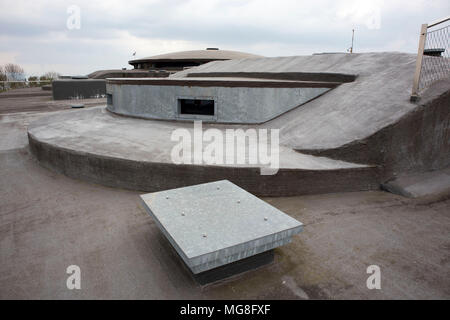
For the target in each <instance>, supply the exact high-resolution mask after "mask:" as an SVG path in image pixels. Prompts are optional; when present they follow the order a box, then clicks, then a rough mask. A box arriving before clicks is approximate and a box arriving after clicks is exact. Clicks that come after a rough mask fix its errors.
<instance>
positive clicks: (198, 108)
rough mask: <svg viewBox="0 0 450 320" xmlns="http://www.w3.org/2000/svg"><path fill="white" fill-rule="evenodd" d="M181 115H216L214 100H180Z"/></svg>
mask: <svg viewBox="0 0 450 320" xmlns="http://www.w3.org/2000/svg"><path fill="white" fill-rule="evenodd" d="M178 101H179V104H180V109H179V110H180V114H188V115H203V116H213V115H214V100H203V99H178Z"/></svg>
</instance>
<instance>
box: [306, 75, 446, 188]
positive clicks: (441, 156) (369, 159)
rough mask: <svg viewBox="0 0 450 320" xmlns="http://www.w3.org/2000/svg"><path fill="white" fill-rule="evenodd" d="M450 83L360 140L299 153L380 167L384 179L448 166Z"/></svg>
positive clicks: (437, 85) (442, 83)
mask: <svg viewBox="0 0 450 320" xmlns="http://www.w3.org/2000/svg"><path fill="white" fill-rule="evenodd" d="M449 106H450V79H447V80H442V81H439V82H437V83H435V84H434V85H433V86H432V87H431V88H430V89H428V90H427V91H425V92H424V93H423V95H422V98H421V100H420V101H419V102H418V105H417V107H416V109H414V110H412V111H411V112H409V113H407V114H405V115H404V116H403V117H402V118H400V119H399V120H398V121H397V122H396V123H393V124H391V125H389V126H386V127H384V128H383V129H381V130H380V131H378V132H377V133H375V134H373V135H371V136H370V137H367V138H365V139H362V140H355V141H354V142H352V143H349V144H347V145H344V146H342V147H339V148H334V149H321V150H319V149H315V150H305V149H301V150H299V151H300V152H303V153H307V154H313V155H318V156H325V157H330V158H334V159H342V160H346V161H352V162H357V163H372V164H378V165H383V166H384V169H385V176H386V179H388V178H390V177H393V176H394V175H395V174H396V173H402V172H403V173H408V172H414V171H425V170H438V169H441V168H446V167H448V166H450V108H449Z"/></svg>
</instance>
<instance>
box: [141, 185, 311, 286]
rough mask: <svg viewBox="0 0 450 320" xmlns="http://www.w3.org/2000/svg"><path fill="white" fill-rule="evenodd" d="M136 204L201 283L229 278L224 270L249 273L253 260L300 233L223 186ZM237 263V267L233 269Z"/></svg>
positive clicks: (287, 220) (298, 226)
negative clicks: (145, 212) (144, 211)
mask: <svg viewBox="0 0 450 320" xmlns="http://www.w3.org/2000/svg"><path fill="white" fill-rule="evenodd" d="M141 198H142V201H143V203H144V206H145V208H146V209H147V211H148V213H149V214H150V216H151V217H152V218H153V220H154V221H155V222H156V224H157V225H158V227H159V229H160V231H161V232H162V233H163V234H164V236H165V237H166V238H167V239H168V240H169V242H170V243H171V245H172V246H173V248H174V249H175V250H176V252H177V253H178V255H179V256H180V258H181V259H182V260H183V261H184V263H185V265H186V266H187V267H188V268H189V270H190V271H191V272H192V274H194V275H195V278H196V279H197V280H199V282H201V283H207V282H212V281H215V280H220V279H221V278H222V277H228V276H230V275H232V274H233V273H234V272H232V273H231V274H230V272H229V270H227V269H226V268H225V267H228V268H229V267H230V266H234V269H235V270H233V271H237V272H238V273H239V272H241V271H245V270H246V269H247V268H246V267H248V268H250V269H253V268H254V267H255V263H256V264H257V265H259V263H260V260H259V259H258V255H259V254H262V253H266V255H267V253H270V251H271V250H273V249H275V248H277V247H280V246H282V245H285V244H287V243H289V242H290V241H291V239H292V237H293V236H294V235H295V234H297V233H300V232H301V231H302V229H303V225H302V223H300V222H299V221H297V220H295V219H293V218H291V217H289V216H288V215H286V214H284V213H283V212H281V211H280V210H278V209H276V208H275V207H273V206H271V205H269V204H268V203H266V202H264V201H262V200H260V199H258V198H257V197H255V196H254V195H252V194H250V193H248V192H247V191H245V190H243V189H241V188H239V187H238V186H236V185H234V184H232V183H230V182H229V181H226V180H223V181H217V182H212V183H206V184H201V185H195V186H190V187H185V188H178V189H172V190H166V191H161V192H155V193H149V194H145V195H142V196H141ZM252 259H253V260H252ZM244 260H245V261H246V263H245V265H244V264H242V261H244ZM263 261H265V259H263ZM270 261H271V259H268V261H265V262H270ZM239 262H241V264H242V265H241V266H240V267H239V268H236V267H235V266H236V264H237V263H239ZM219 267H222V268H219ZM218 268H219V269H218Z"/></svg>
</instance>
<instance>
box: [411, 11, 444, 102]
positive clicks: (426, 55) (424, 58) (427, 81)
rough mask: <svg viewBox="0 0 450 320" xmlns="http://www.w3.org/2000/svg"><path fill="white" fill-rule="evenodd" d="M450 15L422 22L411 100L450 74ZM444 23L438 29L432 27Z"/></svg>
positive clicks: (414, 99)
mask: <svg viewBox="0 0 450 320" xmlns="http://www.w3.org/2000/svg"><path fill="white" fill-rule="evenodd" d="M448 21H450V16H449V17H446V18H444V19H441V20H439V21H436V22H434V23H431V24H422V27H421V29H420V38H419V50H418V52H417V61H416V71H415V74H414V82H413V87H412V92H411V101H416V100H417V99H418V98H419V96H420V93H421V91H423V90H424V89H425V88H427V87H429V86H430V85H431V84H433V83H434V82H435V81H437V80H440V79H443V78H445V77H448V76H450V47H449V41H450V37H449V35H450V25H448V24H447V25H446V26H444V25H443V24H444V23H445V22H448ZM438 25H442V26H441V27H439V28H437V29H432V30H430V28H433V27H436V26H438Z"/></svg>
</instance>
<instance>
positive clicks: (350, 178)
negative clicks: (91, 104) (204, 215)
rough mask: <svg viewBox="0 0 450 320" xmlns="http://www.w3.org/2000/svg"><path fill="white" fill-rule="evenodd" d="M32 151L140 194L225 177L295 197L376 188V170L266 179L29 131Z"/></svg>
mask: <svg viewBox="0 0 450 320" xmlns="http://www.w3.org/2000/svg"><path fill="white" fill-rule="evenodd" d="M28 140H29V144H30V149H31V152H32V153H33V154H34V156H35V157H36V158H37V159H38V161H39V162H40V163H41V164H42V165H43V166H45V167H47V168H49V169H52V170H55V171H57V172H60V173H62V174H65V175H66V176H69V177H71V178H74V179H81V180H85V181H89V182H93V183H98V184H102V185H105V186H109V187H115V188H124V189H130V190H139V191H147V192H154V191H161V190H165V189H172V188H179V187H184V186H189V185H194V184H200V183H206V182H212V181H217V180H223V179H227V180H230V181H231V182H233V183H235V184H237V185H238V186H240V187H242V188H244V189H246V190H248V191H249V192H251V193H253V194H256V195H259V196H294V195H303V194H318V193H332V192H347V191H363V190H378V189H379V186H380V181H381V172H380V169H379V168H377V167H362V168H350V169H332V170H299V169H280V170H279V171H278V173H277V174H276V175H273V176H262V175H260V169H259V168H239V167H219V166H200V165H198V166H196V165H176V164H172V163H155V162H144V161H133V160H126V159H121V158H114V157H105V156H102V155H99V154H92V153H85V152H80V151H77V150H76V149H67V148H61V147H59V146H56V145H52V144H48V143H45V142H42V141H39V140H38V139H36V137H34V136H33V135H32V134H30V133H28Z"/></svg>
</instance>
